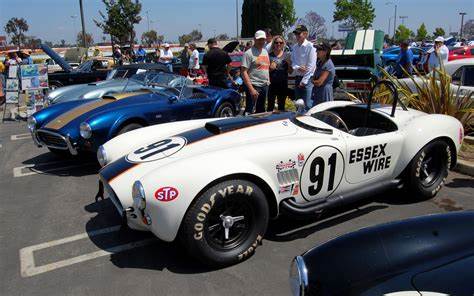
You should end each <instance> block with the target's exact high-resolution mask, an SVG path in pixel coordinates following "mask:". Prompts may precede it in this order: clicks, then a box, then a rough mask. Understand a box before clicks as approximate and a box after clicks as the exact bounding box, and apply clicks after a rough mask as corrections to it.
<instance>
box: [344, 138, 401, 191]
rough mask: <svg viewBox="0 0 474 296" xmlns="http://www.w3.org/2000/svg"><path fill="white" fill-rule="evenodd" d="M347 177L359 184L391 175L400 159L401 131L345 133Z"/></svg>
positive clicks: (348, 179) (350, 181)
mask: <svg viewBox="0 0 474 296" xmlns="http://www.w3.org/2000/svg"><path fill="white" fill-rule="evenodd" d="M344 138H345V140H346V147H347V149H346V155H345V164H346V166H345V167H346V170H345V178H346V181H347V182H348V183H351V184H357V183H362V182H367V181H374V180H375V179H386V178H388V177H389V176H391V174H392V172H393V169H394V168H395V165H396V163H397V161H398V158H399V155H400V152H401V149H402V145H403V136H402V135H401V133H400V132H399V131H394V132H387V133H382V134H376V135H368V136H353V135H350V134H347V133H345V137H344Z"/></svg>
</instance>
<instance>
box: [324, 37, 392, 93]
mask: <svg viewBox="0 0 474 296" xmlns="http://www.w3.org/2000/svg"><path fill="white" fill-rule="evenodd" d="M383 38H384V33H383V32H382V31H379V30H359V31H356V32H351V33H349V35H348V36H347V38H346V46H345V48H344V49H342V50H333V51H331V59H332V61H333V63H334V66H335V68H336V75H337V77H338V79H339V81H340V84H341V85H340V89H341V90H342V91H346V92H349V93H353V94H369V93H370V90H371V88H372V85H373V84H374V83H375V82H377V80H378V79H379V76H380V71H379V67H381V66H382V59H381V55H382V49H383V42H384V39H383Z"/></svg>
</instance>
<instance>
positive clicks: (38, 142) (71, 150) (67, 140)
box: [31, 130, 77, 155]
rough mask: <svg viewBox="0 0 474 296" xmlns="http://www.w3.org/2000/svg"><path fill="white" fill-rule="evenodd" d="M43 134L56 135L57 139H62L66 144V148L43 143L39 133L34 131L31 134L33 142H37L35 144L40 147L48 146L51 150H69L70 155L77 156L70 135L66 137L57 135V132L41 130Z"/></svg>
mask: <svg viewBox="0 0 474 296" xmlns="http://www.w3.org/2000/svg"><path fill="white" fill-rule="evenodd" d="M41 132H42V133H46V134H51V135H54V136H56V137H60V138H61V139H62V140H63V141H64V142H65V143H66V147H62V146H56V145H51V144H49V145H48V144H46V143H43V142H41V140H40V139H39V138H38V131H37V130H34V131H32V132H31V137H32V138H33V141H34V142H35V144H36V145H37V146H38V147H43V146H47V147H50V148H53V149H60V150H68V151H69V153H71V154H72V155H77V149H76V148H75V147H74V145H72V143H71V138H70V137H69V135H67V136H66V137H64V136H63V135H61V134H58V133H55V132H50V131H47V130H41Z"/></svg>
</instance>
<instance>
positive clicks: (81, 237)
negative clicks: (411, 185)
mask: <svg viewBox="0 0 474 296" xmlns="http://www.w3.org/2000/svg"><path fill="white" fill-rule="evenodd" d="M26 132H27V130H26V124H25V123H23V122H21V123H18V122H6V123H4V124H0V165H1V166H0V167H1V168H2V170H1V173H0V174H1V175H0V196H1V206H0V225H1V226H0V227H1V228H0V229H1V231H0V241H1V243H0V258H1V260H0V279H1V280H0V291H1V292H0V293H1V294H2V295H37V294H45V295H98V294H102V295H117V294H118V295H132V294H135V295H144V294H150V295H288V294H289V285H288V268H289V264H290V261H291V259H292V258H293V257H294V256H295V255H298V254H300V253H302V252H303V251H305V250H307V249H309V248H310V247H312V246H314V245H317V244H321V243H324V242H326V241H328V240H330V239H331V238H334V237H337V236H339V235H341V234H344V233H348V232H350V231H353V230H357V229H360V228H362V227H366V226H370V225H375V224H378V223H382V222H387V221H393V220H399V219H403V218H407V217H413V216H419V215H424V214H430V213H439V212H448V211H457V210H468V209H473V208H474V194H473V192H474V179H473V178H472V177H468V176H464V175H460V174H457V173H453V172H451V173H450V175H449V178H448V182H447V184H446V186H445V187H444V188H443V189H442V190H441V192H440V193H439V194H438V196H437V197H436V198H435V199H433V200H430V201H425V202H420V203H411V202H407V201H406V200H402V199H401V197H400V195H401V193H400V192H398V191H395V192H387V193H385V194H383V195H379V196H376V197H373V198H370V199H368V200H366V201H364V202H361V203H358V204H355V205H351V206H350V207H346V208H344V209H340V210H338V211H334V212H330V213H326V214H324V215H323V216H322V217H321V218H320V219H313V220H311V221H291V220H289V219H288V218H281V219H278V220H276V221H273V222H272V223H271V225H270V229H269V231H268V234H267V236H266V239H265V240H264V241H263V245H262V246H261V247H260V248H258V249H257V252H256V254H255V255H254V256H253V257H252V258H250V259H249V260H247V261H245V262H244V263H241V264H239V265H236V266H232V267H228V268H225V269H220V270H209V269H207V268H205V267H202V266H201V265H200V264H199V263H198V262H196V261H195V260H194V259H193V258H191V257H189V256H188V255H186V254H185V253H184V251H183V249H182V248H181V247H180V246H179V245H178V244H176V243H163V242H160V241H158V240H157V239H155V238H154V237H153V236H151V235H149V234H147V233H137V232H133V231H130V230H120V227H119V226H118V225H119V224H120V219H119V216H118V214H117V213H116V210H115V209H114V208H113V205H112V203H111V202H110V201H109V200H100V201H97V202H96V201H95V198H94V197H95V194H96V192H97V175H96V172H97V170H98V166H97V165H96V164H95V163H94V161H93V159H91V160H80V161H79V160H73V161H61V160H60V159H58V158H56V157H55V156H54V155H52V154H51V153H49V152H48V150H47V149H46V148H37V147H35V146H34V145H33V142H32V140H31V138H30V137H29V135H28V134H26ZM348 252H350V250H348Z"/></svg>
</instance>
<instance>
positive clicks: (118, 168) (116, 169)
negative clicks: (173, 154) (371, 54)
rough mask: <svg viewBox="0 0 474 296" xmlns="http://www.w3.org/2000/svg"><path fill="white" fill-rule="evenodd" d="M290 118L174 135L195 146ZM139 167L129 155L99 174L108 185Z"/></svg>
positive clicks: (199, 129)
mask: <svg viewBox="0 0 474 296" xmlns="http://www.w3.org/2000/svg"><path fill="white" fill-rule="evenodd" d="M288 117H289V116H284V117H282V116H281V115H280V116H275V117H274V119H273V120H271V119H270V120H268V121H265V122H260V121H255V122H256V123H255V124H254V125H242V127H240V128H235V129H232V130H229V131H226V132H222V133H219V134H214V133H212V132H210V131H209V130H208V129H206V128H205V127H200V128H196V129H192V130H189V131H185V132H182V133H180V134H177V135H174V136H175V137H183V138H185V139H186V140H187V144H186V146H188V145H191V144H194V143H196V142H199V141H202V140H205V139H209V138H212V137H216V136H219V135H223V134H227V133H231V132H234V131H240V130H243V129H246V128H250V127H253V126H256V125H263V124H266V123H273V122H276V121H283V120H287V119H288ZM138 165H140V163H132V162H129V161H127V155H125V156H123V157H121V158H119V159H117V160H116V161H114V162H112V163H109V164H108V165H106V166H105V167H103V168H102V169H101V170H100V172H99V174H100V175H101V176H102V178H103V179H104V180H106V181H107V182H108V183H110V182H112V181H113V180H114V179H115V178H117V177H119V176H120V175H122V174H123V173H125V172H127V171H128V170H130V169H132V168H134V167H136V166H138Z"/></svg>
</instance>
